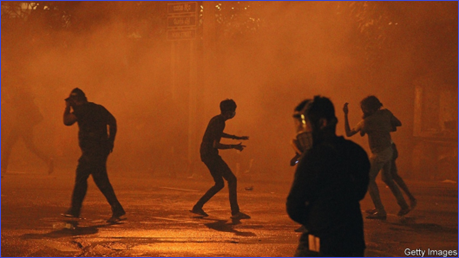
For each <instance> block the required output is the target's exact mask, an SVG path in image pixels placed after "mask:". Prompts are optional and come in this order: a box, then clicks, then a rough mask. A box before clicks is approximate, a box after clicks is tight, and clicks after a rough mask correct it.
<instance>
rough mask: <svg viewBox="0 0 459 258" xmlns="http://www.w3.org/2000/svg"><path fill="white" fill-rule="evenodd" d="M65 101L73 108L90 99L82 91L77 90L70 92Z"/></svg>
mask: <svg viewBox="0 0 459 258" xmlns="http://www.w3.org/2000/svg"><path fill="white" fill-rule="evenodd" d="M65 101H68V102H70V105H71V106H75V105H81V104H83V103H85V102H87V101H88V99H87V98H86V94H84V92H83V91H82V90H81V89H79V88H75V89H73V90H72V91H71V92H70V96H69V97H68V98H66V99H65Z"/></svg>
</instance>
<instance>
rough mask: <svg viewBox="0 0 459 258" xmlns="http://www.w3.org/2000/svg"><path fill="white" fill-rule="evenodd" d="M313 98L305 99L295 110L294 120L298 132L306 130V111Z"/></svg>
mask: <svg viewBox="0 0 459 258" xmlns="http://www.w3.org/2000/svg"><path fill="white" fill-rule="evenodd" d="M311 101H312V100H311V99H305V100H303V101H301V102H300V104H298V105H297V106H296V107H295V109H294V110H293V122H294V123H295V129H296V132H297V133H299V132H303V131H305V130H306V117H305V115H306V113H305V109H306V106H307V104H308V103H309V102H311Z"/></svg>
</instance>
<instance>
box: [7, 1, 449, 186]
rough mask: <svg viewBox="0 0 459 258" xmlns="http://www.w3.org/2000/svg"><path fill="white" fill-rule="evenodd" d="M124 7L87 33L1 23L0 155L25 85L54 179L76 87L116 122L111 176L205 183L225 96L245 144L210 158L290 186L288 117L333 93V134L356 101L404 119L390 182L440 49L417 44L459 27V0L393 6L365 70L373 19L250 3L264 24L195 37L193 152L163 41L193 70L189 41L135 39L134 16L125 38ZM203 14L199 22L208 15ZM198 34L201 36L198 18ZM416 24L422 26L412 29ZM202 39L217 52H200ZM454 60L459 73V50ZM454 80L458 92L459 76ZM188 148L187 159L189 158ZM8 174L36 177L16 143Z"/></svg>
mask: <svg viewBox="0 0 459 258" xmlns="http://www.w3.org/2000/svg"><path fill="white" fill-rule="evenodd" d="M123 3H124V2H118V3H117V4H116V8H115V7H113V8H112V9H110V10H111V12H110V15H107V16H106V19H104V20H103V21H101V22H100V23H98V24H97V25H95V26H91V27H90V28H88V29H87V30H80V31H78V32H76V31H71V32H69V31H65V30H61V31H56V30H50V29H49V28H47V26H45V24H44V23H43V24H41V23H40V20H39V19H38V20H37V21H36V24H37V26H34V30H33V31H15V30H4V29H3V28H2V147H3V145H4V139H5V137H8V133H9V131H8V130H10V129H11V126H10V125H11V124H12V123H13V122H12V121H14V120H15V119H17V117H14V115H12V114H13V112H11V110H12V109H13V108H14V106H17V105H21V100H16V101H15V102H12V101H11V100H12V99H13V97H11V96H13V95H14V94H15V92H16V91H18V89H22V90H25V91H27V92H29V93H30V94H31V95H32V96H33V97H34V102H35V104H36V105H37V106H38V107H39V110H40V111H41V113H42V115H43V117H44V119H43V121H42V122H41V123H39V124H38V125H37V126H36V127H35V129H34V134H35V139H34V140H35V144H36V146H37V148H40V149H41V150H42V151H44V152H46V153H48V154H49V155H50V156H52V157H54V159H55V162H56V172H57V173H59V171H60V170H64V171H66V170H69V171H71V170H73V169H74V168H75V167H76V162H77V159H78V157H79V154H80V150H79V148H78V142H77V131H78V128H77V126H76V125H74V126H72V127H66V126H64V125H63V123H62V115H63V112H64V107H65V102H64V98H66V97H67V96H68V94H69V93H70V91H71V90H72V89H73V88H75V87H79V88H81V89H82V90H83V91H84V92H85V93H86V96H87V97H88V100H89V101H90V102H95V103H98V104H101V105H103V106H105V107H106V108H107V109H108V110H109V111H110V112H111V113H112V114H113V115H114V116H115V117H116V118H117V122H118V134H117V138H116V141H115V149H114V152H113V153H112V155H111V156H110V157H109V164H108V170H109V173H114V174H123V175H129V174H133V175H135V176H150V175H151V176H160V175H172V174H174V175H177V176H180V177H187V176H190V175H192V174H193V173H194V174H197V175H202V176H204V177H208V172H207V169H206V168H205V166H204V165H203V164H202V163H201V162H200V160H199V156H198V153H199V144H200V140H201V137H202V135H203V133H204V130H205V128H206V126H207V123H208V121H209V120H210V118H212V117H213V116H214V115H217V114H219V112H220V111H219V103H220V101H221V100H223V99H226V98H230V99H234V100H235V101H236V103H237V106H238V108H237V110H236V112H237V114H236V117H235V118H233V119H232V120H228V121H227V122H226V128H225V132H227V133H230V134H236V135H239V136H243V135H247V136H249V137H250V140H249V141H247V142H244V144H246V145H247V148H246V149H245V150H244V151H243V152H241V153H239V152H237V151H236V150H229V151H225V150H222V151H220V153H221V155H222V156H223V158H224V159H225V160H227V163H228V164H229V166H230V167H231V168H232V169H233V171H235V170H237V169H238V170H240V171H246V170H248V169H249V168H250V173H253V174H255V175H258V176H260V177H259V178H263V177H266V178H269V179H291V178H292V176H293V171H294V168H293V167H290V166H289V161H290V159H291V158H292V157H293V156H294V152H293V149H292V148H291V146H290V141H291V139H292V138H293V137H294V135H295V131H294V127H293V120H292V112H293V109H294V107H295V106H296V105H297V104H298V103H299V102H300V101H302V100H303V99H305V98H312V97H313V96H314V95H323V96H326V97H329V98H330V99H331V100H332V101H333V103H334V104H335V111H336V116H337V117H338V120H339V122H338V126H337V134H338V135H343V134H344V130H343V129H344V117H343V112H342V106H343V104H344V103H346V102H348V103H349V108H350V116H349V118H350V123H351V126H352V125H355V124H356V123H357V122H359V121H360V119H361V115H362V113H361V111H360V108H359V102H360V100H361V99H362V98H364V97H366V96H368V95H376V96H377V97H378V98H379V99H380V100H381V102H382V103H383V104H384V106H385V107H387V108H388V109H390V110H391V111H392V112H393V113H394V114H395V115H396V116H397V117H398V118H399V119H400V120H401V121H402V123H403V126H402V127H401V128H400V129H399V131H398V132H397V133H395V134H393V139H394V141H395V142H396V143H397V144H398V146H399V151H400V157H401V158H400V159H399V161H398V162H399V166H400V174H401V175H405V174H409V173H411V172H407V171H406V170H409V169H410V168H411V160H410V159H409V158H410V157H411V152H410V150H411V148H412V146H413V145H414V144H415V139H414V138H413V116H414V107H413V106H414V104H413V103H414V90H413V83H414V81H415V80H416V78H418V77H420V76H422V75H423V74H424V73H427V72H428V71H429V70H432V69H434V68H435V67H437V66H436V65H435V64H434V63H435V62H432V60H435V59H436V58H435V56H434V55H433V54H431V53H429V51H430V50H431V48H432V47H433V46H434V45H435V44H436V42H437V41H441V39H440V38H433V39H432V38H430V39H429V40H426V39H427V36H426V35H429V34H431V33H430V30H432V28H431V27H429V26H428V21H430V22H431V21H432V20H434V21H435V22H437V23H438V24H441V23H442V22H445V21H446V22H447V21H450V20H455V21H456V26H457V3H454V2H448V3H438V4H437V3H430V2H423V3H400V4H401V5H403V8H400V9H399V12H400V13H399V14H398V16H396V17H403V18H400V19H399V20H390V21H389V20H388V21H387V23H386V22H385V23H384V24H387V26H386V28H385V30H386V32H387V31H389V32H387V35H389V36H388V39H387V40H386V41H385V42H388V43H387V45H389V46H390V49H389V50H387V49H386V50H385V49H384V48H383V49H378V46H377V45H376V46H371V45H370V47H372V49H373V56H376V58H375V61H374V63H373V66H371V64H372V63H371V62H368V52H365V49H367V50H368V48H366V47H368V46H367V45H365V44H366V43H365V42H364V41H363V39H362V32H361V31H363V29H364V28H365V26H371V19H368V20H367V23H361V25H360V27H359V26H357V25H358V22H357V21H356V20H358V19H354V18H355V16H356V15H357V14H355V13H353V12H352V8H354V7H353V6H352V5H351V4H350V2H348V3H347V4H346V3H340V2H291V3H285V2H270V3H269V4H268V3H265V2H258V4H256V5H255V7H252V8H257V10H256V12H254V13H256V14H257V15H258V17H261V18H262V22H261V23H260V24H261V25H260V26H259V27H257V30H256V32H253V33H248V34H247V35H244V36H241V37H232V36H228V35H227V34H225V32H227V33H228V31H227V30H225V31H219V30H218V28H221V27H218V26H217V29H216V34H217V36H216V37H215V40H216V41H215V42H207V43H202V41H205V40H207V39H205V38H200V37H198V39H197V40H195V43H194V44H195V45H194V46H195V47H196V49H197V52H196V53H197V58H196V60H195V61H196V68H197V73H198V75H197V84H196V87H197V98H196V101H197V102H196V103H197V106H196V110H197V113H196V119H195V122H194V123H195V125H196V128H195V136H194V137H196V140H195V141H193V142H192V143H193V144H192V145H191V146H189V137H190V135H189V124H190V121H188V119H190V118H189V117H190V116H189V107H190V101H189V95H188V94H189V92H190V91H189V89H188V86H189V85H187V84H186V83H182V82H184V81H185V80H186V79H183V78H182V79H180V78H178V79H177V78H175V79H174V78H172V75H173V72H172V67H171V66H172V65H173V64H172V63H173V60H172V58H171V56H172V46H173V44H176V45H175V47H176V50H175V51H176V54H180V53H185V54H184V55H185V56H183V57H178V59H177V60H179V62H181V61H183V60H184V61H183V62H185V63H186V62H188V63H189V57H187V56H186V55H188V54H189V53H187V50H189V49H191V48H188V45H187V44H189V42H187V41H180V42H177V43H173V42H172V41H167V40H164V39H161V40H159V39H156V38H155V37H154V35H156V34H154V33H150V34H149V37H148V38H146V37H145V35H146V34H148V33H146V32H145V31H148V30H151V29H152V28H151V27H149V26H148V24H146V23H145V22H142V21H141V20H139V21H138V22H137V23H135V22H134V23H133V22H130V23H129V26H132V24H136V26H137V27H136V30H135V31H136V32H137V33H133V30H132V28H131V27H128V26H127V23H126V20H127V19H129V20H130V21H132V20H134V21H135V19H136V17H139V14H138V13H136V12H135V11H134V10H130V9H126V8H123ZM199 3H201V2H199ZM229 3H233V2H228V4H229ZM105 4H107V5H110V4H112V2H105ZM394 6H397V4H394V3H392V4H391V5H390V6H387V7H385V6H384V5H383V4H381V12H382V13H384V12H386V13H387V12H390V11H391V10H390V8H394ZM384 7H385V8H386V9H384ZM2 8H3V6H2ZM75 8H79V9H78V13H80V14H81V13H83V14H84V15H83V17H90V16H91V15H92V16H94V15H95V14H94V13H96V11H94V3H93V2H83V3H82V4H80V5H78V6H77V7H75ZM388 9H389V10H388ZM91 10H92V11H91ZM99 11H100V10H99ZM373 11H374V12H376V11H378V10H376V11H375V10H373ZM241 12H242V11H241ZM120 13H122V14H123V15H120ZM201 14H202V15H206V10H205V9H204V10H203V12H202V13H201ZM158 16H162V17H163V16H165V13H162V14H158ZM241 17H242V16H241ZM353 17H354V18H353ZM241 19H242V18H241ZM237 22H240V23H241V24H242V21H238V20H237V18H235V19H234V20H233V23H234V24H237ZM389 22H391V23H392V25H389ZM381 24H383V22H381ZM201 26H202V28H203V29H204V30H205V29H206V26H207V24H206V23H205V22H204V23H203V24H201ZM2 27H3V25H2ZM413 27H415V28H416V29H417V31H416V33H413V32H412V28H413ZM423 28H425V30H426V31H425V32H424V34H422V33H421V34H420V33H419V32H420V31H422V30H423ZM156 29H158V28H156ZM159 29H160V30H165V29H166V28H165V27H164V28H159ZM455 29H456V30H455V33H456V34H455V35H453V36H451V39H454V40H456V43H455V46H456V48H457V27H456V28H455ZM370 32H371V31H370ZM152 35H153V36H152ZM438 35H439V34H438ZM142 36H143V37H144V38H142ZM375 37H377V35H376V34H375ZM434 37H435V35H434ZM8 40H9V41H8ZM382 40H383V39H381V41H382ZM423 40H426V41H425V42H424V41H423ZM374 42H380V41H378V40H375V41H374ZM209 44H210V45H213V46H214V47H213V48H211V49H209V48H206V47H205V46H208V45H209ZM387 45H383V46H387ZM6 46H8V47H9V48H8V51H7V53H6V55H5V54H4V50H3V48H4V47H6ZM441 49H444V47H443V46H442V48H441ZM441 49H440V50H441ZM440 50H437V51H440ZM5 51H6V50H5ZM456 51H457V50H456ZM456 54H457V52H456ZM419 60H424V62H420V61H419ZM453 61H455V63H452V66H454V65H455V67H456V69H455V71H456V72H457V55H456V57H455V59H453ZM209 62H212V63H209ZM182 66H183V64H182V63H179V64H177V68H176V69H178V71H176V73H177V74H178V76H185V75H183V74H181V71H182V70H181V69H183V71H184V73H185V74H187V73H189V70H188V69H189V68H186V67H185V68H181V67H182ZM434 66H435V67H434ZM456 76H457V75H456ZM185 77H186V76H185ZM174 80H175V82H176V83H177V85H176V88H173V84H174ZM452 84H453V85H454V84H455V85H457V81H456V82H455V83H454V82H453V83H452ZM4 103H5V104H4ZM455 104H456V106H455V109H456V110H457V102H456V103H455ZM8 105H9V106H8ZM456 117H457V112H456ZM456 121H457V120H456ZM352 140H354V141H355V142H357V143H359V144H360V145H361V146H362V147H364V148H365V149H366V150H367V151H368V143H367V140H366V137H360V136H354V137H353V138H352ZM222 141H223V142H231V141H230V140H226V139H224V140H222ZM2 149H3V148H2ZM189 152H192V153H194V154H192V155H191V157H192V160H189V157H190V153H189ZM237 163H239V164H240V167H239V168H237V167H236V164H237ZM250 165H251V166H250ZM10 167H11V170H18V171H24V170H30V169H32V170H34V171H35V172H36V173H41V172H40V171H45V170H46V168H45V164H44V163H43V162H41V161H40V160H39V159H38V158H37V157H36V156H34V155H33V154H31V153H30V152H28V151H27V149H26V148H25V146H24V145H23V144H22V143H18V144H16V145H15V147H14V150H13V153H12V156H11V158H10ZM241 173H243V172H241ZM209 178H210V177H209Z"/></svg>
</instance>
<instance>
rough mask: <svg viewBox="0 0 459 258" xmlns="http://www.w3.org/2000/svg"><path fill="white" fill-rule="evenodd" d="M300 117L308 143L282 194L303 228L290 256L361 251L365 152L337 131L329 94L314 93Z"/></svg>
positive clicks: (356, 253)
mask: <svg viewBox="0 0 459 258" xmlns="http://www.w3.org/2000/svg"><path fill="white" fill-rule="evenodd" d="M303 117H304V122H303V123H304V124H305V130H306V131H307V132H311V134H312V148H311V149H309V150H308V151H306V152H305V153H304V155H303V156H302V157H301V158H300V161H299V163H298V165H297V168H296V171H295V177H294V180H293V184H292V188H291V189H290V193H289V195H288V197H287V213H288V215H289V216H290V218H291V219H292V220H294V221H296V222H298V223H300V224H302V225H304V226H305V228H306V229H307V232H304V233H303V234H302V235H301V237H300V241H299V245H298V248H297V250H296V253H295V256H299V257H301V256H363V255H364V250H365V239H364V233H363V219H362V213H361V211H360V203H359V202H360V200H362V199H363V198H364V196H365V193H366V192H367V189H368V181H369V170H370V162H369V160H368V156H367V154H366V152H365V150H364V149H363V148H362V147H360V146H359V145H358V144H356V143H354V142H352V141H349V140H346V139H344V138H343V137H342V136H337V135H336V133H335V132H336V123H337V121H338V120H337V118H336V117H335V109H334V106H333V103H332V102H331V101H330V100H329V99H328V98H326V97H321V96H315V97H314V99H313V100H312V101H310V102H309V103H308V104H307V105H306V107H305V109H304V116H303Z"/></svg>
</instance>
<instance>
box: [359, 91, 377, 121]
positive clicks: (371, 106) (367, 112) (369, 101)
mask: <svg viewBox="0 0 459 258" xmlns="http://www.w3.org/2000/svg"><path fill="white" fill-rule="evenodd" d="M381 107H382V103H381V102H380V101H379V99H378V98H377V97H375V96H368V97H366V98H364V99H362V101H360V108H361V109H362V112H363V118H365V117H368V116H371V115H373V114H374V113H375V112H376V111H378V110H379V109H380V108H381Z"/></svg>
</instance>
